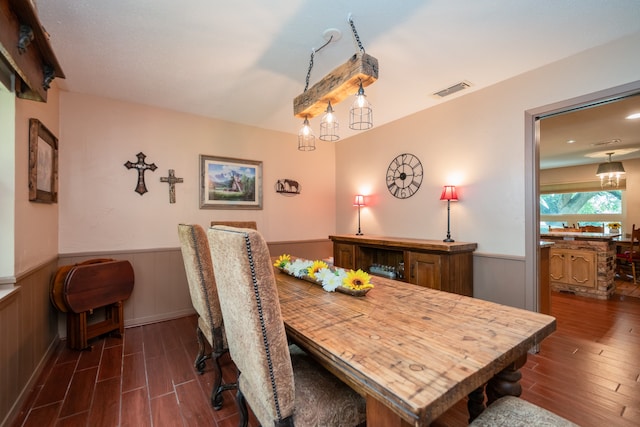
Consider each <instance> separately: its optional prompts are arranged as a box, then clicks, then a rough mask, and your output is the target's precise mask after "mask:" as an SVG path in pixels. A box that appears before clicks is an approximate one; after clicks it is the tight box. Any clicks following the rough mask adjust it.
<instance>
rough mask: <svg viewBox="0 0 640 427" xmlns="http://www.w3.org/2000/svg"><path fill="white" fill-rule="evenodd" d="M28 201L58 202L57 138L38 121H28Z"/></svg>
mask: <svg viewBox="0 0 640 427" xmlns="http://www.w3.org/2000/svg"><path fill="white" fill-rule="evenodd" d="M29 200H30V201H32V202H41V203H57V202H58V138H56V137H55V136H53V134H52V133H51V132H50V131H49V129H47V128H46V127H45V126H44V125H43V124H42V123H41V122H40V120H38V119H29Z"/></svg>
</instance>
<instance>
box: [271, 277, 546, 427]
mask: <svg viewBox="0 0 640 427" xmlns="http://www.w3.org/2000/svg"><path fill="white" fill-rule="evenodd" d="M275 278H276V282H277V287H278V295H279V301H280V308H281V311H282V317H283V320H284V324H285V328H286V331H287V335H288V337H289V339H290V340H291V341H293V342H294V343H296V344H297V345H299V346H300V347H301V348H303V349H304V350H305V351H306V352H307V353H309V354H310V355H311V356H312V357H314V358H315V359H316V360H317V361H318V362H319V363H320V364H321V365H322V366H324V367H325V368H326V369H327V370H329V371H330V372H332V373H333V374H334V375H336V376H337V377H338V378H340V379H341V380H342V381H343V382H345V383H346V384H347V385H349V386H350V387H351V388H353V389H354V390H356V391H357V392H358V393H360V394H361V395H362V396H364V397H365V398H366V405H367V426H368V427H374V426H384V427H393V426H428V425H429V424H430V423H431V422H432V421H434V420H435V419H437V418H438V417H439V416H440V415H442V414H443V413H444V412H446V411H447V410H448V409H449V408H451V407H452V406H454V405H455V404H456V403H457V402H459V401H460V400H461V399H464V398H465V397H468V403H467V407H468V410H469V419H470V420H472V419H474V418H475V417H476V416H478V415H479V414H480V413H481V412H482V411H483V410H484V408H485V405H487V404H488V403H491V402H492V401H494V400H496V399H498V398H499V397H501V396H504V395H515V396H519V395H520V393H521V391H522V388H521V385H520V384H519V380H520V378H521V373H520V371H519V369H520V367H522V365H524V363H525V362H526V357H527V353H528V351H530V350H531V349H532V348H534V347H535V346H537V344H539V343H540V342H541V341H542V340H543V339H544V338H545V337H547V336H548V335H550V334H551V333H552V332H553V331H554V330H555V328H556V322H555V318H554V317H552V316H549V315H546V314H541V313H536V312H532V311H528V310H524V309H520V308H515V307H510V306H506V305H502V304H498V303H494V302H490V301H485V300H482V299H478V298H472V297H467V296H463V295H458V294H454V293H449V292H444V291H438V290H434V289H429V288H426V287H421V286H417V285H413V284H410V283H407V282H403V281H399V280H391V279H387V278H384V277H377V276H372V277H371V284H373V286H374V287H373V288H372V289H370V290H369V291H368V292H367V293H366V294H365V295H364V296H353V295H349V294H347V293H342V292H327V291H325V290H324V289H323V288H322V286H321V285H319V284H317V283H313V282H312V281H308V280H303V279H301V278H297V277H294V276H291V275H289V274H286V273H284V272H282V271H280V270H277V269H276V271H275Z"/></svg>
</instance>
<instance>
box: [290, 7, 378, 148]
mask: <svg viewBox="0 0 640 427" xmlns="http://www.w3.org/2000/svg"><path fill="white" fill-rule="evenodd" d="M347 21H348V22H349V25H350V26H351V30H352V32H353V37H354V39H355V41H356V42H357V45H358V48H359V51H358V52H357V53H355V54H354V55H353V56H351V58H349V60H348V61H347V62H346V63H344V64H342V65H341V66H339V67H337V68H336V69H334V70H333V71H331V72H330V73H329V74H327V75H326V76H325V77H324V78H322V80H320V81H319V82H318V83H316V84H314V85H313V86H312V87H311V88H309V78H310V76H311V70H312V68H313V60H314V56H315V54H316V53H317V52H319V51H320V50H321V49H322V48H324V47H325V46H327V45H328V44H329V43H331V42H332V41H336V40H337V39H338V38H340V31H339V30H336V29H330V30H327V31H325V34H324V35H325V38H327V36H329V37H328V40H327V42H326V43H325V44H323V45H322V46H320V47H319V48H318V49H312V51H311V59H310V60H309V69H308V71H307V77H306V84H305V87H304V91H303V93H302V94H300V95H298V96H297V97H295V98H294V100H293V114H294V116H295V117H298V118H300V119H303V120H304V122H303V125H302V128H301V129H300V132H298V149H299V150H305V151H310V150H315V136H314V135H313V132H312V131H311V128H310V126H309V119H311V118H313V117H315V116H317V115H320V114H322V113H324V116H323V117H322V121H321V122H320V136H319V138H320V140H322V141H337V140H339V139H340V135H339V134H338V130H339V124H338V120H337V118H336V115H335V113H334V111H333V106H335V105H336V104H338V103H339V102H341V101H343V100H344V99H346V98H347V97H348V96H350V95H355V98H356V99H355V101H354V103H353V105H352V106H351V109H350V113H349V127H350V128H351V129H354V130H366V129H370V128H371V127H373V109H372V108H371V104H370V103H369V102H368V101H367V99H366V96H365V94H364V87H366V86H368V85H370V84H372V83H373V82H375V81H376V80H377V79H378V60H377V59H376V58H374V57H372V56H371V55H368V54H367V53H366V52H365V50H364V47H363V46H362V42H361V41H360V37H359V36H358V32H357V31H356V27H355V25H354V23H353V19H352V18H351V14H349V16H348V17H347Z"/></svg>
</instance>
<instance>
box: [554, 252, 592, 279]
mask: <svg viewBox="0 0 640 427" xmlns="http://www.w3.org/2000/svg"><path fill="white" fill-rule="evenodd" d="M596 255H597V254H596V252H594V251H587V250H576V249H555V248H551V251H550V257H549V277H550V278H551V282H552V283H553V282H556V283H563V284H567V285H577V286H583V287H588V288H593V287H595V286H596V278H597V264H596Z"/></svg>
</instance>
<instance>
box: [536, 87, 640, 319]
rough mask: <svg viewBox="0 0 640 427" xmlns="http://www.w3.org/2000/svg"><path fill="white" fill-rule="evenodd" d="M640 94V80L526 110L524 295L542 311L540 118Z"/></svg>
mask: <svg viewBox="0 0 640 427" xmlns="http://www.w3.org/2000/svg"><path fill="white" fill-rule="evenodd" d="M639 93H640V80H638V81H635V82H632V83H628V84H625V85H622V86H616V87H613V88H610V89H606V90H602V91H599V92H595V93H591V94H587V95H583V96H580V97H577V98H572V99H568V100H565V101H561V102H558V103H555V104H551V105H546V106H542V107H539V108H535V109H532V110H527V111H525V298H526V308H527V309H529V310H533V311H539V308H540V307H539V283H540V278H539V267H540V262H539V261H540V260H539V253H540V210H539V200H540V120H542V119H544V118H546V117H552V116H556V115H558V114H564V113H568V112H571V111H577V110H580V109H584V108H590V107H593V106H596V105H600V104H603V103H610V102H615V101H616V100H620V99H622V98H626V97H629V96H632V95H637V94H639Z"/></svg>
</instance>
